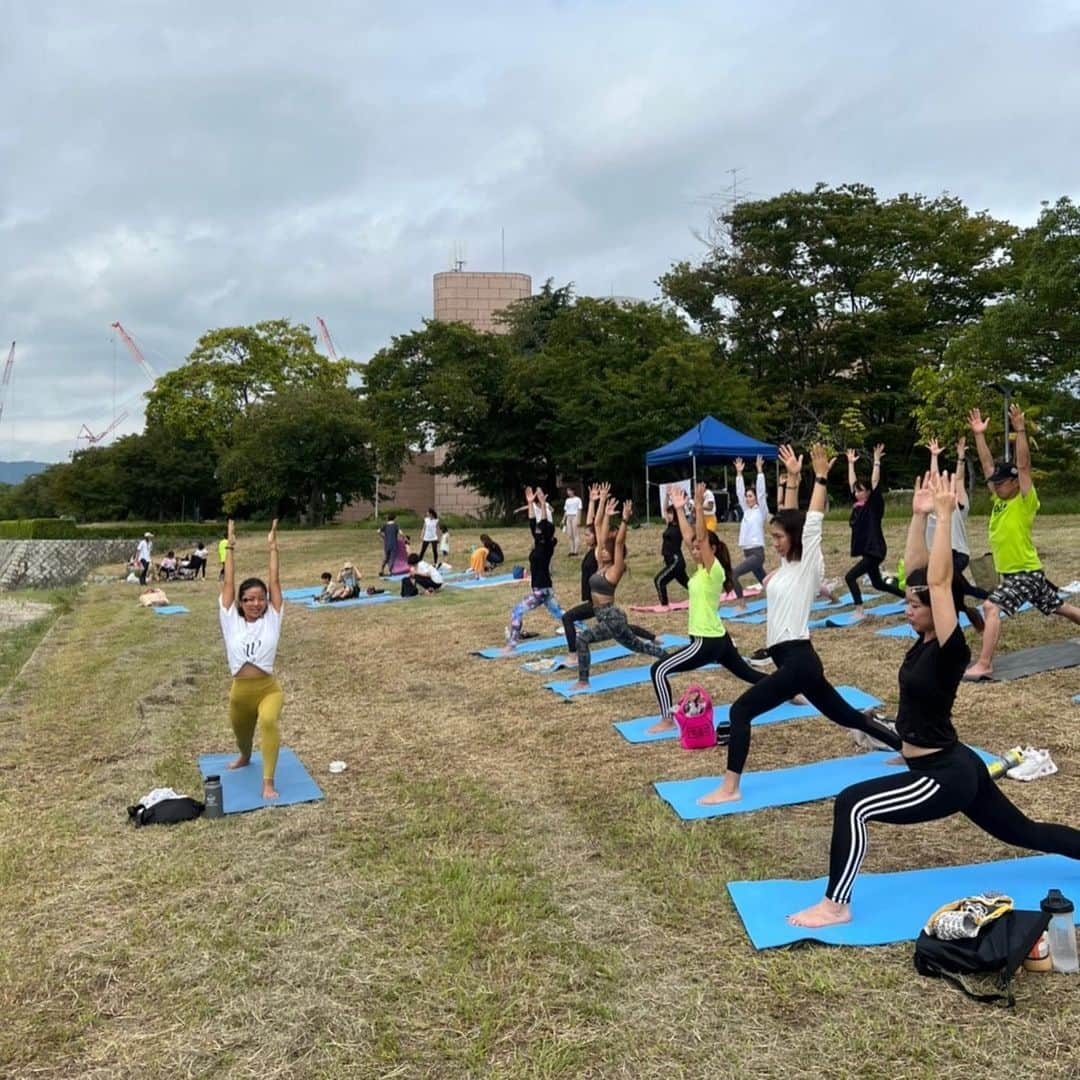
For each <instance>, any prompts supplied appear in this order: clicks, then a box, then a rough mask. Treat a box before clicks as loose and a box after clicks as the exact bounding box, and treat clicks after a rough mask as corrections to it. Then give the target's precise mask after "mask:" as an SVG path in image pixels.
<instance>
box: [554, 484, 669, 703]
mask: <svg viewBox="0 0 1080 1080" xmlns="http://www.w3.org/2000/svg"><path fill="white" fill-rule="evenodd" d="M610 492H611V485H610V484H601V485H600V492H599V494H600V498H599V504H600V513H599V515H598V516H597V518H596V560H597V564H598V566H597V570H596V573H594V574H593V575H592V576H591V577H590V578H589V592H590V594H591V603H592V609H593V613H594V615H595V618H596V624H595V626H591V627H586V628H585V629H584V630H582V631H581V632H580V633H579V634H578V635H577V650H576V651H577V669H578V678H577V682H576V683H574V685H573V687H572V688H571V689H573V690H586V689H588V686H589V669H590V667H591V658H592V654H591V649H590V646H591V645H592V644H593V643H595V642H598V641H610V640H615V641H617V642H618V643H619V644H620V645H622V646H623V647H624V648H626V649H629V650H630V651H631V652H636V653H643V654H644V655H646V656H654V657H656V658H657V659H661V658H663V657H665V656H667V650H666V649H665V648H664V647H663V646H662V645H657V644H656V641H655V639H651V640H650V639H646V638H641V637H638V636H637V635H636V634H635V633H634V631H633V630H632V629H631V628H630V624H629V623H628V622H627V619H626V613H625V612H624V611H623V610H622V608H620V607H619V606H618V605H617V604H616V603H615V589H616V588H617V586H618V584H619V582H620V581H621V580H622V576H623V574H624V573H625V572H626V529H627V526H628V524H629V522H630V517H631V515H632V514H633V512H634V505H633V503H632V502H631V501H630V500H629V499H626V500H624V501H623V505H622V515H621V517H620V520H619V531H618V532H617V533H616V535H615V536H611V535H610V532H609V528H608V522H609V521H610V519H611V516H612V515H613V514H615V513H616V512H617V511H618V509H619V504H618V501H617V500H615V499H610V498H608V495H609V493H610Z"/></svg>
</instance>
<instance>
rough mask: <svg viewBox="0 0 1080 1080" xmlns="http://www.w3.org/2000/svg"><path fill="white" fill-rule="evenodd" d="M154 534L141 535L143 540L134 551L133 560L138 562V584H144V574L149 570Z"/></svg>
mask: <svg viewBox="0 0 1080 1080" xmlns="http://www.w3.org/2000/svg"><path fill="white" fill-rule="evenodd" d="M153 540H154V534H153V533H152V532H148V533H143V538H142V539H141V540H140V541H139V546H138V548H137V549H136V551H135V558H136V559H137V560H138V562H139V566H140V568H141V569H140V570H139V584H140V585H145V584H146V573H147V571H148V570H149V569H150V553H151V552H152V551H153V550H154V544H153Z"/></svg>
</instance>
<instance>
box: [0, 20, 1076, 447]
mask: <svg viewBox="0 0 1080 1080" xmlns="http://www.w3.org/2000/svg"><path fill="white" fill-rule="evenodd" d="M4 12H5V17H4V27H3V37H2V39H0V61H2V63H0V341H2V342H3V343H4V344H3V351H2V354H0V360H2V359H3V357H6V355H7V348H8V345H9V344H10V342H11V340H12V339H16V340H17V341H18V346H17V350H16V360H15V366H14V368H13V372H12V380H11V385H10V387H9V391H8V398H7V402H6V405H5V409H4V414H3V419H2V422H0V458H2V459H7V460H15V459H26V458H37V459H40V460H47V461H52V460H61V459H63V458H65V457H66V456H67V455H68V453H69V452H70V451H71V450H72V449H73V448H75V447H76V446H77V445H85V444H79V443H76V439H75V436H76V432H77V431H78V430H79V428H80V426H81V425H82V424H84V423H86V424H88V425H89V426H90V428H91V429H92V430H94V431H95V432H97V431H101V430H102V429H104V428H105V427H107V426H108V424H109V422H110V421H111V419H112V417H113V415H114V412H113V408H114V405H113V402H114V394H115V399H116V401H117V408H118V409H125V408H126V409H127V411H128V412H129V413H130V414H131V415H130V418H129V419H128V420H127V421H125V422H124V423H122V424H121V425H120V426H119V427H118V429H117V430H118V432H119V433H127V432H131V431H137V430H140V428H141V423H142V420H141V415H142V414H141V409H142V399H141V396H140V395H141V394H142V392H144V391H145V390H146V389H147V388H148V387H149V379H148V378H147V377H146V376H144V375H143V374H142V372H141V371H140V370H139V369H138V367H136V365H135V363H134V362H133V361H132V359H131V358H130V357H129V356H128V354H127V353H126V352H125V351H124V350H123V348H122V347H121V346H119V345H115V346H114V344H113V339H112V337H111V334H110V330H109V325H110V323H112V322H113V321H114V320H117V319H119V320H120V321H121V322H122V323H123V324H124V325H125V326H126V327H127V328H128V329H129V330H130V331H131V332H132V333H133V334H134V335H135V337H136V338H137V339H138V341H139V342H140V343H141V345H142V346H143V347H144V349H145V351H146V354H147V358H148V359H149V360H150V362H151V363H152V364H153V365H154V366H155V367H156V368H158V369H159V370H166V369H168V368H171V367H175V366H178V365H179V364H181V363H182V362H183V360H184V358H185V357H186V356H187V354H188V353H189V352H190V350H191V348H192V346H193V345H194V343H195V340H196V339H197V337H198V336H199V334H200V333H202V332H203V331H204V330H206V329H208V328H211V327H217V326H229V325H242V324H248V323H253V322H256V321H258V320H260V319H267V318H275V317H279V316H286V317H288V318H291V319H293V320H297V321H303V322H306V323H308V324H309V325H311V326H314V319H315V316H316V315H321V316H323V318H325V319H326V322H327V324H328V325H329V327H330V331H331V333H332V335H333V337H334V339H335V342H336V344H337V347H338V351H339V352H342V353H347V354H348V355H349V356H351V357H353V358H354V359H364V358H366V357H367V356H369V355H370V354H371V353H372V352H374V351H375V350H376V349H377V348H379V347H380V346H381V345H383V344H385V343H387V342H388V340H389V339H390V337H391V335H393V334H396V333H402V332H405V331H408V330H410V329H412V328H414V327H417V326H419V324H420V320H421V319H422V318H424V317H426V316H430V314H431V276H432V274H434V273H436V272H438V271H440V270H445V269H448V268H449V265H450V259H451V253H452V250H453V248H454V245H455V244H462V245H464V248H465V257H466V260H467V269H471V270H498V269H499V268H500V266H501V262H502V255H501V241H500V237H501V230H504V229H505V236H506V269H507V270H515V271H521V272H524V273H527V274H531V275H532V278H533V282H534V287H535V286H539V284H540V283H541V282H543V281H544V279H545V278H547V277H552V278H554V279H555V282H556V284H563V283H565V282H567V281H573V282H575V283H576V287H577V290H578V292H579V293H591V294H596V295H608V294H609V293H611V292H614V293H616V294H619V295H624V296H636V297H641V298H645V299H648V298H653V297H655V296H656V295H657V293H658V289H657V286H656V284H655V282H656V279H657V278H658V277H659V275H661V274H662V273H663V272H664V271H665V270H666V269H667V267H668V266H669V265H670V264H671V263H672V262H673V261H675V260H678V259H684V258H690V259H696V258H698V257H699V255H700V254H701V247H700V244H699V242H698V241H697V240H696V239H695V236H694V233H695V231H700V230H701V229H702V227H703V226H704V224H705V222H706V219H707V215H708V206H709V202H710V200H709V196H710V195H711V194H713V193H722V192H724V191H725V190H728V189H730V186H731V174H730V173H729V172H728V170H730V169H736V168H737V169H739V170H741V171H740V172H739V173H738V176H739V187H740V193H744V194H745V193H749V194H752V195H755V196H767V195H772V194H775V193H777V192H781V191H785V190H789V189H791V188H805V187H809V186H811V185H813V184H814V183H815V182H817V181H819V180H823V181H826V182H829V183H837V184H838V183H843V182H846V181H862V182H865V183H869V184H871V185H873V186H874V187H876V188H877V189H878V191H879V193H881V194H883V195H892V194H895V193H897V192H900V191H912V192H913V191H918V192H922V193H924V194H928V195H936V194H939V193H940V192H942V191H949V192H951V193H953V194H955V195H957V196H958V197H960V198H961V199H963V200H964V201H965V202H966V203H967V204H968V205H969V206H970V207H972V208H973V209H987V210H989V211H990V212H991V213H993V214H996V215H998V216H1001V217H1005V218H1008V219H1010V220H1012V221H1014V222H1017V223H1019V224H1028V223H1030V222H1031V221H1033V220H1034V218H1035V217H1036V216H1037V214H1038V211H1039V203H1040V200H1044V199H1055V198H1057V197H1059V196H1061V195H1070V196H1072V197H1073V198H1077V197H1078V195H1080V190H1078V188H1080V179H1078V178H1080V138H1078V137H1077V128H1078V124H1077V114H1078V104H1080V64H1078V62H1077V57H1078V56H1080V0H1058V2H1056V3H1050V2H1040V0H1027V2H1026V3H1022V4H1020V3H1014V2H999V3H975V2H971V0H950V2H946V3H943V2H941V0H935V2H933V3H930V2H924V0H915V2H908V3H905V4H897V3H895V2H890V3H874V2H872V0H863V2H840V0H820V2H818V3H815V4H810V3H805V2H804V3H795V2H790V3H782V2H773V3H760V4H750V3H746V2H742V3H719V2H713V3H704V2H698V3H680V2H673V0H653V2H651V3H623V2H616V0H572V2H571V0H567V2H561V3H559V2H537V0H534V2H533V3H531V4H527V5H526V4H508V3H506V2H494V0H492V2H483V3H481V2H466V3H464V4H455V5H450V4H445V3H439V4H435V3H427V2H416V0H413V2H411V3H401V4H390V3H381V4H371V3H362V2H339V0H323V2H321V3H308V4H300V3H285V2H282V0H261V2H259V3H241V2H237V0H231V2H225V3H222V2H221V0H214V2H213V3H207V2H191V0H189V2H185V3H169V4H165V3H158V2H155V0H132V2H129V3H120V2H115V0H101V2H99V3H96V4H86V3H82V2H80V3H75V2H67V3H65V2H49V0H45V2H44V3H42V2H40V0H37V2H30V0H8V3H7V4H6V5H4ZM114 373H115V374H114Z"/></svg>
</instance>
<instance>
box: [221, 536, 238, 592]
mask: <svg viewBox="0 0 1080 1080" xmlns="http://www.w3.org/2000/svg"><path fill="white" fill-rule="evenodd" d="M235 551H236V526H235V525H234V524H233V519H232V518H229V527H228V529H227V530H226V532H225V577H224V579H223V580H222V583H221V606H222V607H223V608H226V609H228V608H231V607H232V606H233V604H234V603H235V602H236V561H235V558H234V553H235Z"/></svg>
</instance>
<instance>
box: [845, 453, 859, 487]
mask: <svg viewBox="0 0 1080 1080" xmlns="http://www.w3.org/2000/svg"><path fill="white" fill-rule="evenodd" d="M844 456H845V457H846V458H847V486H848V491H850V492H851V494H852V495H854V494H855V481H856V480H857V479H858V477H857V476H856V475H855V462H856V461H858V460H859V455H858V454H857V453H856V452H855V451H854V450H852V449H851V447H850V446H849V447H848V448H847V450H846V451H845V453H844Z"/></svg>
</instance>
